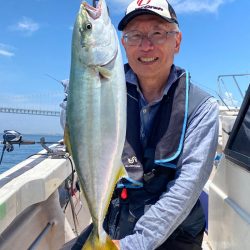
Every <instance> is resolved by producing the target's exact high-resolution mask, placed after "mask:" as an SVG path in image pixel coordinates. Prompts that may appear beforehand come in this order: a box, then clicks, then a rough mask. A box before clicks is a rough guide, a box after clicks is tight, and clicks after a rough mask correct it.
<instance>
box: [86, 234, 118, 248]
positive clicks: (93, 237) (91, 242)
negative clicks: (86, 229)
mask: <svg viewBox="0 0 250 250" xmlns="http://www.w3.org/2000/svg"><path fill="white" fill-rule="evenodd" d="M95 232H96V231H95V230H92V232H91V233H90V235H89V237H88V239H87V241H86V242H85V243H84V245H83V247H82V250H117V247H116V245H115V244H114V243H113V241H112V240H111V239H110V237H109V236H108V235H107V238H106V241H105V242H104V243H102V242H101V241H100V239H99V237H98V235H97V234H96V233H95Z"/></svg>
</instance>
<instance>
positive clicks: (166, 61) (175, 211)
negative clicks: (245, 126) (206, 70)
mask: <svg viewBox="0 0 250 250" xmlns="http://www.w3.org/2000/svg"><path fill="white" fill-rule="evenodd" d="M118 29H119V30H121V31H122V32H123V35H122V44H123V46H124V48H125V51H126V55H127V59H128V64H127V65H125V72H126V80H127V91H128V110H127V117H128V118H127V135H126V143H125V146H124V152H123V159H122V160H123V163H124V165H125V167H126V170H127V172H128V175H129V178H127V179H123V180H121V181H120V182H119V183H118V184H117V188H116V190H115V192H114V195H113V198H112V200H111V204H110V207H109V211H108V214H107V216H106V219H105V222H104V228H105V229H106V231H107V232H108V233H109V234H110V235H111V237H112V238H113V239H116V240H114V242H115V243H116V244H117V246H118V248H120V249H122V250H123V249H126V250H139V249H145V250H152V249H169V250H179V249H181V250H184V249H185V250H191V249H193V250H196V249H202V248H201V243H202V238H203V232H204V228H205V219H204V214H203V211H202V208H201V205H200V202H199V200H198V198H199V195H200V193H201V191H202V188H203V186H204V185H205V183H206V181H207V179H208V177H209V175H210V172H211V169H212V164H213V158H214V154H215V150H216V146H217V136H218V119H217V117H218V109H217V103H216V100H215V99H214V98H212V97H211V96H209V95H208V94H207V93H205V92H203V91H202V90H200V89H199V88H197V87H195V86H194V85H193V84H192V83H190V76H189V74H188V72H185V70H183V69H181V68H179V67H176V66H175V65H174V64H173V62H174V56H175V54H176V53H178V52H179V49H180V44H181V39H182V34H181V32H180V30H179V24H178V21H177V17H176V14H175V12H174V10H173V8H172V7H171V6H170V4H169V3H168V2H167V1H166V0H145V1H143V0H141V1H137V0H135V1H133V2H132V3H131V4H130V5H129V6H128V8H127V11H126V14H125V16H124V18H123V19H122V20H121V22H120V23H119V26H118ZM89 231H90V230H89ZM79 245H81V244H79ZM73 249H76V248H73Z"/></svg>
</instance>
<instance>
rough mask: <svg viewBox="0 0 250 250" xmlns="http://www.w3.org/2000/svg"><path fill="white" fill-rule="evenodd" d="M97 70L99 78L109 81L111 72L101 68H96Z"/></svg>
mask: <svg viewBox="0 0 250 250" xmlns="http://www.w3.org/2000/svg"><path fill="white" fill-rule="evenodd" d="M97 70H98V72H99V74H100V76H101V77H103V78H106V79H109V78H110V77H111V71H110V70H108V69H106V68H104V67H102V66H98V67H97Z"/></svg>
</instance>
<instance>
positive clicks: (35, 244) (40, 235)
mask: <svg viewBox="0 0 250 250" xmlns="http://www.w3.org/2000/svg"><path fill="white" fill-rule="evenodd" d="M54 224H55V223H54V222H49V223H48V224H47V225H46V227H45V228H44V229H43V231H42V232H41V233H40V234H39V235H38V236H37V238H36V239H35V241H34V242H33V243H32V244H31V246H30V247H29V248H28V250H35V249H37V247H38V246H39V244H40V242H41V240H42V239H44V238H45V236H46V235H47V234H48V232H49V230H50V229H51V228H52V227H53V226H54Z"/></svg>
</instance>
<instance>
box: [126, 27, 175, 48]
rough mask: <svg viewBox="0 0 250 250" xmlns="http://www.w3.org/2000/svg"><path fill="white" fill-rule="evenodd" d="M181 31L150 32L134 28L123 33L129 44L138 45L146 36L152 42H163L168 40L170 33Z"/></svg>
mask: <svg viewBox="0 0 250 250" xmlns="http://www.w3.org/2000/svg"><path fill="white" fill-rule="evenodd" d="M177 33H179V31H165V30H152V31H150V32H149V33H148V34H144V33H142V32H140V31H137V30H133V31H129V32H127V33H125V34H124V35H123V38H124V41H125V43H126V44H127V45H129V46H138V45H140V44H141V42H142V39H143V38H144V37H146V38H147V39H148V40H149V41H150V42H151V43H152V44H154V45H156V44H163V43H165V42H166V40H167V37H168V35H174V34H177Z"/></svg>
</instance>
